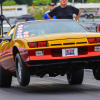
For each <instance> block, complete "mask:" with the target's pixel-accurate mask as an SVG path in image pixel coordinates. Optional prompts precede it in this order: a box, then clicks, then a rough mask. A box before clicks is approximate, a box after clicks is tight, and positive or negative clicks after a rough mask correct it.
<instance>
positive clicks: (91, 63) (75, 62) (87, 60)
mask: <svg viewBox="0 0 100 100" xmlns="http://www.w3.org/2000/svg"><path fill="white" fill-rule="evenodd" d="M99 62H100V56H96V57H84V58H73V59H59V60H40V61H39V60H35V61H29V62H28V64H29V65H30V67H37V66H38V67H39V66H45V67H54V66H59V67H60V66H66V67H75V66H76V67H80V68H84V69H90V68H94V67H95V66H96V64H97V63H99Z"/></svg>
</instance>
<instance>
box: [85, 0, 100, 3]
mask: <svg viewBox="0 0 100 100" xmlns="http://www.w3.org/2000/svg"><path fill="white" fill-rule="evenodd" d="M86 2H87V3H96V2H100V0H87V1H86Z"/></svg>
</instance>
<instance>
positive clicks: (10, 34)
mask: <svg viewBox="0 0 100 100" xmlns="http://www.w3.org/2000/svg"><path fill="white" fill-rule="evenodd" d="M13 32H14V28H13V29H11V31H10V32H9V34H8V36H13Z"/></svg>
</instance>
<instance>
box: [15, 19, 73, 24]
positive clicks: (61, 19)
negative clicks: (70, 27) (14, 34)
mask: <svg viewBox="0 0 100 100" xmlns="http://www.w3.org/2000/svg"><path fill="white" fill-rule="evenodd" d="M57 20H58V21H59V20H66V21H74V20H73V19H49V20H33V21H25V22H21V23H17V24H16V25H19V24H24V23H28V22H42V21H57Z"/></svg>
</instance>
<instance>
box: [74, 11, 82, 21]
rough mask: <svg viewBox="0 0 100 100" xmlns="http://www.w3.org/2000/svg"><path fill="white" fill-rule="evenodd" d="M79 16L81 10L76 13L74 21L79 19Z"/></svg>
mask: <svg viewBox="0 0 100 100" xmlns="http://www.w3.org/2000/svg"><path fill="white" fill-rule="evenodd" d="M80 14H81V10H79V13H78V15H77V16H76V18H75V20H76V21H77V20H78V19H79V17H80Z"/></svg>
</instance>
